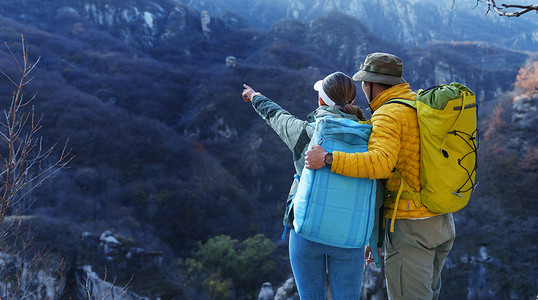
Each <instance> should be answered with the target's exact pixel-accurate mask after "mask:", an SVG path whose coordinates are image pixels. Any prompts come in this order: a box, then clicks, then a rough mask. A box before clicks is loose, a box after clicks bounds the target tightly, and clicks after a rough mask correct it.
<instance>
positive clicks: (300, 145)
mask: <svg viewBox="0 0 538 300" xmlns="http://www.w3.org/2000/svg"><path fill="white" fill-rule="evenodd" d="M252 106H253V107H254V110H256V112H257V113H258V114H259V115H260V116H261V117H262V118H263V119H264V120H265V121H266V122H267V124H269V126H271V128H273V130H274V131H275V132H276V133H277V134H278V136H279V137H280V138H281V139H282V141H284V143H285V144H286V145H287V146H288V148H289V149H290V150H291V152H292V153H293V164H294V166H295V172H296V173H297V175H299V176H301V173H302V172H303V168H304V165H305V159H304V157H305V152H306V151H307V150H308V144H309V143H310V139H311V138H312V134H313V132H314V127H313V125H311V124H310V123H313V122H315V120H316V118H319V117H323V116H331V117H335V118H347V119H351V120H355V121H359V119H358V118H357V116H355V115H350V114H346V113H344V112H342V111H340V110H338V109H336V108H334V107H330V106H326V105H323V106H320V107H318V108H317V109H316V110H315V111H313V112H312V113H310V114H309V115H308V117H307V120H306V121H305V120H301V119H298V118H297V117H295V116H294V115H292V114H290V113H289V112H288V111H286V110H285V109H283V108H282V107H280V106H279V105H278V104H276V103H275V102H273V101H272V100H271V99H269V98H267V97H265V96H263V95H258V96H255V97H254V98H253V99H252ZM298 185H299V180H298V179H297V178H294V180H293V183H292V185H291V188H290V192H289V193H288V199H287V201H286V211H285V212H284V226H286V220H287V222H288V224H287V225H288V227H290V228H293V227H292V226H293V225H292V224H293V213H292V211H293V209H292V206H291V202H292V200H293V197H294V196H295V192H296V191H297V187H298Z"/></svg>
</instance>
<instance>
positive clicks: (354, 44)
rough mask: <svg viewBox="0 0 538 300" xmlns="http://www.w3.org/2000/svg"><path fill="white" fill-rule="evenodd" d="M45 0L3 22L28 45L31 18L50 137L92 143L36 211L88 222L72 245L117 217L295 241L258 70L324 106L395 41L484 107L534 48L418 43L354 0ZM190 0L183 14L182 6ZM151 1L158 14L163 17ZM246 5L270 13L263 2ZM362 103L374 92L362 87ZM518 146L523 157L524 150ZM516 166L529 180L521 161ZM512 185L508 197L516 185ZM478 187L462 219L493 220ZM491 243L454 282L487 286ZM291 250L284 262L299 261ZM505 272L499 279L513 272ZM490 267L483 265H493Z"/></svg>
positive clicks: (160, 234)
mask: <svg viewBox="0 0 538 300" xmlns="http://www.w3.org/2000/svg"><path fill="white" fill-rule="evenodd" d="M190 2H194V1H190ZM206 2H209V1H206ZM10 3H11V2H10ZM23 3H25V4H26V5H28V6H25V5H23ZM40 3H41V2H40V1H17V5H18V6H17V7H15V6H14V5H12V4H10V5H11V6H10V5H7V4H6V6H4V5H2V6H1V7H0V11H1V12H2V13H3V14H2V15H3V16H4V17H3V18H0V26H2V28H7V29H9V30H5V31H2V34H1V36H2V38H3V39H4V40H7V41H8V43H9V44H10V45H12V46H13V45H14V47H17V45H18V44H19V42H20V41H19V38H20V37H19V35H18V33H24V34H25V39H26V41H27V42H28V43H30V45H31V48H30V53H31V55H32V58H33V59H35V58H37V56H41V57H42V60H41V62H40V64H39V65H38V68H37V73H36V79H35V80H34V82H33V83H32V85H31V90H36V91H38V92H39V96H38V109H40V110H41V111H43V112H44V113H45V117H46V120H45V121H46V123H45V128H44V134H45V137H46V139H47V140H49V141H54V140H62V139H64V138H66V137H70V138H71V143H72V144H73V147H74V151H75V153H76V155H77V159H76V161H74V162H73V166H72V168H71V169H69V170H66V171H65V172H63V173H62V175H61V176H59V177H58V178H55V179H54V181H53V182H50V184H47V185H46V186H44V187H43V189H41V190H40V191H39V192H38V194H37V195H36V197H37V199H38V207H37V209H36V211H38V212H39V213H40V214H42V215H45V216H50V217H53V218H51V219H52V221H51V222H52V223H54V222H56V221H54V218H57V219H58V220H62V222H65V223H69V222H73V224H74V225H73V226H70V228H69V233H64V234H65V235H69V236H70V238H71V240H69V242H68V243H66V244H65V245H64V244H61V243H59V244H58V247H57V250H58V251H59V252H60V253H62V251H66V249H68V250H69V251H70V250H71V249H72V248H73V246H72V245H73V244H75V245H76V244H77V239H78V238H79V236H80V232H79V231H83V230H89V231H96V232H95V233H97V234H99V233H100V232H98V231H99V230H102V229H103V228H105V229H107V228H114V229H115V230H117V231H118V232H120V233H121V234H123V235H126V236H129V237H131V238H133V240H135V241H136V242H137V243H140V244H141V246H142V247H143V248H146V249H149V250H156V251H163V252H164V253H165V255H164V259H165V261H166V262H170V261H173V260H174V259H175V258H177V257H182V258H185V257H188V256H189V253H190V250H191V249H192V248H193V247H194V245H195V244H196V242H197V241H206V240H207V239H208V238H210V237H212V236H215V235H218V234H221V233H224V234H229V235H231V236H233V237H236V238H245V237H247V236H251V235H253V234H255V233H259V232H262V233H264V234H265V235H266V236H268V237H269V238H270V239H271V240H273V241H275V242H276V243H284V242H279V241H278V237H279V236H280V234H281V231H282V226H281V224H280V223H281V222H280V221H281V215H282V211H283V205H284V203H283V199H284V197H285V195H286V194H287V191H288V188H289V183H290V180H291V175H292V174H293V167H292V165H291V159H289V158H291V154H290V153H289V150H288V149H287V148H286V147H285V146H284V145H281V144H280V143H277V142H276V140H277V139H278V138H277V136H276V135H275V134H274V133H273V132H272V131H271V130H270V129H269V128H267V126H266V124H265V123H264V122H263V120H260V119H259V116H257V115H256V114H255V113H254V112H252V109H251V107H250V106H249V105H248V104H245V103H243V101H242V100H241V99H240V91H241V87H242V84H243V83H249V84H251V85H252V86H253V87H254V88H255V89H257V90H259V91H261V92H263V93H264V94H265V95H267V96H269V97H270V98H273V99H275V100H276V101H278V103H279V104H281V105H282V106H283V107H284V108H286V109H288V110H290V111H291V112H292V113H294V114H296V115H298V116H299V117H303V118H304V117H305V116H306V114H307V113H308V112H310V111H311V110H313V109H314V108H315V103H314V101H313V99H315V97H316V94H315V91H313V89H312V83H313V82H315V81H316V80H318V79H320V78H322V77H323V76H325V75H326V74H327V73H329V72H333V71H335V70H336V69H338V70H342V71H344V72H346V73H348V74H352V73H353V72H355V71H356V68H357V67H358V65H360V63H361V62H362V61H363V59H364V56H365V55H366V54H367V53H369V52H372V51H387V52H393V53H396V54H398V55H400V56H401V57H402V58H404V61H405V62H406V65H405V77H406V79H407V80H408V81H409V82H410V83H411V85H412V87H413V88H414V89H418V88H423V87H427V86H429V85H435V84H440V83H447V82H449V81H452V80H458V81H462V82H464V83H465V84H467V85H469V86H470V87H471V88H472V89H473V90H474V91H475V92H476V93H477V94H478V95H479V98H480V101H481V102H482V103H481V104H480V106H481V107H488V105H493V104H494V103H495V102H494V101H496V100H495V98H496V97H497V96H499V95H501V94H503V93H504V92H506V91H508V90H511V89H512V86H513V83H514V81H515V77H516V75H517V73H518V70H519V68H520V67H522V66H523V65H524V63H525V61H526V60H527V59H528V58H532V57H533V56H532V55H534V54H533V53H528V52H527V53H525V52H522V51H519V50H511V49H507V48H502V47H496V46H493V45H490V44H487V43H450V42H439V43H433V44H431V45H428V44H427V45H423V46H421V47H412V48H406V47H403V46H401V45H400V44H398V43H395V42H391V41H388V40H385V39H382V38H381V37H379V36H377V35H376V34H375V33H373V32H371V31H369V30H368V28H367V27H366V25H364V24H362V23H361V21H359V20H358V19H356V18H354V17H351V16H348V15H344V14H342V13H339V12H332V13H329V14H326V15H323V16H321V17H320V18H317V19H315V20H312V21H308V22H302V21H300V20H297V19H296V20H282V21H279V22H277V23H276V24H275V25H274V26H272V27H271V29H270V30H268V31H262V30H254V29H251V28H246V27H242V26H241V25H239V26H238V25H237V24H243V23H241V22H239V23H237V22H232V23H230V22H231V21H233V20H232V19H220V18H218V16H215V15H214V16H212V18H211V23H210V25H209V28H210V29H211V32H210V33H209V35H208V36H206V35H205V34H204V32H203V31H202V27H201V24H200V11H199V10H196V9H193V8H192V7H190V6H189V5H186V4H182V3H179V2H172V1H170V2H169V1H162V2H160V1H153V2H145V1H137V0H133V1H132V2H125V1H124V2H119V1H118V2H117V3H108V4H107V5H108V6H107V5H104V4H103V3H102V1H69V2H68V1H58V2H57V3H47V6H43V5H42V4H40ZM152 3H157V4H158V6H155V5H153V4H152ZM211 3H213V4H215V3H218V1H211ZM275 3H276V2H275ZM159 7H160V8H159ZM161 8H162V9H161ZM182 9H183V10H184V12H185V15H184V17H180V16H182V13H181V10H182ZM257 9H259V10H260V11H261V10H262V9H261V8H259V7H258V8H257ZM125 12H127V13H132V15H130V16H131V17H129V18H124V15H125V14H124V13H125ZM146 12H148V13H151V15H152V19H151V20H153V23H152V24H153V25H154V26H153V27H151V26H149V24H150V23H149V22H147V21H148V20H149V19H147V18H146V17H148V15H147V14H146ZM174 12H176V13H177V15H175V16H174ZM232 13H233V12H232ZM128 15H129V14H128ZM234 16H236V15H234ZM244 19H245V20H248V21H249V22H253V21H252V20H256V19H255V18H254V17H253V16H245V18H244ZM183 20H184V21H183ZM245 24H246V23H245ZM228 55H234V56H235V57H236V58H237V67H235V68H228V67H226V64H225V57H226V56H228ZM534 59H535V58H534ZM0 63H1V65H2V68H3V69H4V67H3V66H4V65H8V64H9V56H8V55H7V54H6V53H4V52H2V54H1V55H0ZM0 89H1V91H3V92H2V94H3V95H6V94H9V93H10V92H9V87H8V86H7V84H6V83H5V82H2V83H0ZM359 94H360V93H359ZM3 101H7V100H6V99H4V100H3ZM2 103H3V102H2ZM359 104H360V105H361V106H362V107H363V108H364V107H366V104H365V102H364V99H363V98H361V99H360V101H359ZM482 105H483V106H482ZM486 115H487V114H486ZM522 118H523V119H527V118H528V116H525V117H522ZM514 134H515V135H521V134H522V133H521V132H519V133H514ZM523 134H526V133H523ZM522 137H523V136H522ZM525 138H526V139H525V140H527V137H525ZM532 143H533V142H530V144H532ZM530 147H531V148H532V146H530ZM486 151H487V152H485V153H488V152H489V151H488V150H486ZM509 153H510V152H509ZM506 156H508V155H506ZM517 161H518V160H517V158H514V160H513V161H512V163H511V165H514V166H515V165H517V164H516V162H517ZM490 164H491V162H490ZM493 170H495V168H493ZM488 171H492V170H490V169H488ZM509 174H510V177H508V178H509V179H510V180H514V177H517V176H518V173H517V169H516V170H513V172H512V171H511V173H509ZM497 175H498V174H497ZM497 175H496V176H497ZM504 176H506V175H504ZM492 178H493V179H492V180H498V178H503V177H500V176H498V177H495V176H492ZM527 179H528V180H531V179H532V178H529V177H527ZM495 184H497V185H498V186H502V184H500V183H498V182H494V183H492V186H495ZM481 193H485V194H486V195H487V193H488V192H481ZM478 195H480V194H478ZM482 195H484V194H482ZM499 195H501V196H496V198H497V200H496V203H497V204H496V205H498V204H499V203H500V204H502V200H503V199H502V197H508V196H509V195H503V194H499ZM482 197H484V196H482ZM477 201H478V200H477ZM474 203H475V204H473V205H472V206H471V208H470V209H469V211H468V212H467V213H464V214H460V215H459V216H460V218H462V219H461V220H460V222H462V223H464V222H470V223H471V222H475V223H472V224H476V223H479V224H478V225H477V226H476V227H473V228H481V227H480V226H481V225H483V224H484V223H486V222H485V221H484V220H483V219H481V218H480V217H477V216H476V215H477V211H478V212H480V206H481V205H483V201H478V202H474ZM521 205H522V206H523V204H521ZM524 205H528V206H530V205H531V203H526V204H524ZM495 207H497V206H495ZM513 207H517V205H513ZM488 209H489V208H488ZM491 209H492V210H493V208H491ZM528 211H533V210H532V209H529V210H528ZM493 212H494V214H493V215H495V216H496V217H497V218H498V219H499V220H500V221H499V222H501V223H502V226H503V227H501V228H504V227H506V228H512V229H513V227H510V224H509V222H505V221H504V220H502V216H504V215H503V213H504V212H503V211H501V210H499V211H497V210H495V211H493ZM518 213H520V212H519V211H518ZM507 214H508V215H510V214H509V212H507ZM467 218H469V220H468V219H467ZM475 219H476V221H474V220H475ZM58 222H60V221H58ZM65 223H62V228H64V227H66V226H65ZM528 224H530V225H529V227H530V229H529V231H524V232H523V233H522V236H527V235H528V233H529V232H532V226H533V225H532V224H535V223H532V222H531V221H529V222H528ZM46 228H51V229H50V231H48V230H46V231H45V232H44V234H45V235H54V234H55V232H54V225H51V226H49V227H46ZM495 228H497V227H495ZM487 230H490V229H489V228H487ZM490 231H491V230H490ZM488 233H490V234H493V233H491V232H488ZM462 236H464V237H465V236H468V237H469V239H471V240H473V241H474V240H478V239H479V237H480V234H478V233H475V232H472V230H465V229H464V230H463V231H462ZM529 236H530V235H529ZM61 237H62V238H64V237H63V235H61ZM58 239H60V237H58ZM50 240H53V239H50ZM485 241H486V242H485V243H487V245H486V246H487V247H486V249H487V250H486V252H487V253H492V256H493V257H494V259H492V260H491V261H495V265H494V266H490V267H489V268H490V269H491V268H492V267H493V270H499V269H503V268H504V269H510V270H512V267H511V265H510V261H502V259H503V258H502V257H503V255H504V254H506V253H507V252H508V251H509V250H510V248H508V247H507V246H506V244H507V243H509V242H508V241H505V242H503V241H502V240H498V241H496V242H498V243H499V244H502V243H504V244H502V247H499V248H498V249H497V248H494V247H495V246H496V245H495V244H493V243H491V240H490V239H485ZM280 245H281V249H283V250H285V249H284V248H285V246H284V244H280ZM531 245H532V244H531ZM477 248H478V246H477V245H474V244H472V243H471V247H470V248H469V249H468V250H467V249H465V250H462V249H461V248H458V249H457V250H456V251H455V252H454V253H455V255H454V261H452V262H451V265H450V266H458V267H460V268H464V270H465V272H464V273H465V274H466V277H462V278H458V277H457V276H455V275H454V274H457V273H458V271H460V270H461V269H458V268H453V269H450V272H451V273H449V274H450V275H449V276H448V278H453V279H452V280H451V281H449V282H450V283H449V285H450V286H451V288H448V289H444V291H443V293H445V295H447V296H446V297H450V296H454V295H458V296H461V295H463V294H462V293H464V292H463V291H465V290H466V289H469V290H477V288H478V287H479V286H480V285H479V284H480V283H478V282H474V281H472V280H471V278H473V276H475V275H476V274H478V273H472V272H467V269H465V268H469V266H470V265H469V262H470V261H473V260H472V259H469V261H468V262H465V260H464V259H460V258H462V255H468V257H472V256H477V255H478V249H477ZM491 248H494V250H491ZM507 248H508V249H507ZM55 249H56V248H55ZM80 256H81V258H80V261H84V260H86V262H87V261H91V259H90V258H89V257H88V256H89V254H88V253H87V251H80ZM283 257H284V259H282V258H281V262H283V263H284V266H287V261H286V260H285V255H284V256H283ZM523 257H528V254H527V256H525V255H523ZM479 259H482V258H479ZM475 261H476V260H475ZM459 263H461V264H462V265H458V264H459ZM125 265H126V261H120V262H118V263H117V265H114V264H113V265H112V268H111V269H110V270H111V271H112V272H114V273H116V274H120V275H121V278H123V279H128V277H129V275H130V274H131V273H130V272H140V270H143V269H144V268H145V267H147V266H142V267H140V268H138V269H135V271H133V269H129V268H128V267H126V266H125ZM168 267H170V268H171V269H170V268H168ZM176 267H177V266H174V265H170V266H159V267H157V268H156V269H158V271H159V272H162V274H165V275H166V276H167V278H173V277H174V276H171V275H170V274H172V273H177V268H176ZM174 268H176V269H174ZM98 269H99V268H98V267H97V266H94V270H98ZM152 272H156V271H155V270H153V271H152ZM276 273H277V274H276V275H275V274H273V275H271V278H263V279H260V280H261V282H263V281H266V280H281V279H282V278H283V276H287V275H289V270H288V269H287V267H283V269H281V270H278V271H277V272H276ZM162 274H161V275H160V276H163V275H162ZM498 274H499V273H498V272H497V271H496V273H495V276H494V277H495V278H494V279H495V280H494V281H493V282H494V283H495V284H497V283H498V282H499V281H500V280H502V279H503V277H501V276H500V275H498ZM531 274H532V273H531ZM169 275H170V276H169ZM279 276H280V277H279ZM451 276H455V279H454V277H451ZM513 276H514V277H511V279H510V280H511V281H510V282H512V281H517V280H519V281H520V282H524V283H525V284H523V286H525V287H526V286H527V285H526V281H525V280H522V279H521V278H522V277H524V276H526V274H523V273H522V274H514V275H513ZM125 277H127V278H125ZM139 277H140V276H139ZM490 277H491V276H490ZM490 277H489V278H488V276H484V277H483V280H485V282H488V280H490V281H491V278H490ZM530 277H531V278H532V277H533V276H532V275H531V276H530ZM155 278H160V277H158V276H155ZM275 278H276V279H275ZM139 283H140V282H135V284H133V288H134V289H135V290H136V291H137V292H138V294H140V295H144V294H143V293H140V292H141V290H137V285H138V284H139ZM495 284H493V285H491V286H490V287H489V289H490V290H492V294H491V295H492V296H491V297H492V298H491V299H495V297H497V298H498V299H502V298H503V296H504V295H505V294H503V293H504V292H503V291H504V290H508V291H509V290H510V288H506V287H503V291H500V290H499V288H498V286H496V285H495ZM529 286H530V285H529ZM160 288H161V289H162V290H163V291H164V290H166V289H167V293H168V295H170V291H173V292H176V293H179V292H178V291H179V290H181V286H180V283H179V281H176V282H173V283H169V282H167V284H166V285H165V286H163V287H160ZM254 288H258V286H256V287H254ZM505 288H506V289H505ZM487 292H489V291H487ZM152 293H153V292H152ZM163 293H164V292H163ZM514 293H515V294H516V295H520V294H521V295H523V294H524V292H523V291H519V290H516V291H515V292H514ZM518 293H519V294H518ZM471 294H472V293H471ZM154 295H159V292H158V291H157V292H154Z"/></svg>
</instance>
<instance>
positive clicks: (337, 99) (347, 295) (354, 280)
mask: <svg viewBox="0 0 538 300" xmlns="http://www.w3.org/2000/svg"><path fill="white" fill-rule="evenodd" d="M244 88H245V89H244V90H243V94H242V95H243V99H244V100H245V101H246V102H249V101H250V102H252V106H253V107H254V109H255V110H256V112H257V113H258V114H259V115H260V116H261V117H262V118H264V119H265V121H266V122H267V123H268V124H269V126H271V128H273V129H274V130H275V132H276V133H277V134H278V135H279V136H280V138H281V139H282V141H284V143H286V145H287V146H288V147H289V148H290V150H291V151H292V152H293V158H294V165H295V169H296V172H297V174H298V175H300V174H301V172H302V170H303V167H304V164H305V162H304V156H305V152H306V151H307V150H308V149H307V146H308V144H309V142H310V139H311V138H312V134H313V132H314V128H313V127H312V126H311V125H310V123H311V122H314V120H315V118H319V117H322V116H330V117H333V118H347V119H351V120H355V121H359V120H364V116H363V114H362V112H361V110H360V109H359V108H358V107H357V106H354V105H353V102H354V100H355V96H356V87H355V83H354V82H353V80H352V79H351V78H350V77H349V76H347V75H345V74H344V73H342V72H335V73H332V74H330V75H328V76H327V77H325V78H324V79H323V80H320V81H318V82H316V84H315V85H314V89H315V90H316V91H318V93H319V97H318V105H319V107H318V108H317V109H316V110H315V111H313V112H312V113H310V114H309V115H308V120H300V119H298V118H297V117H295V116H293V115H291V114H290V113H289V112H287V111H286V110H284V109H283V108H281V107H280V106H279V105H277V104H276V103H274V102H273V101H271V100H270V99H268V98H267V97H265V96H263V95H261V94H260V93H258V92H255V91H254V90H253V89H252V88H251V87H249V86H248V85H246V84H245V85H244ZM296 177H297V176H296ZM297 186H298V180H297V179H294V182H293V184H292V187H291V190H290V193H289V196H288V201H287V207H286V212H285V216H284V225H285V226H287V227H290V228H291V229H290V239H289V254H290V262H291V267H292V270H293V274H294V277H295V282H296V284H297V289H298V291H299V296H300V298H301V299H303V300H312V299H314V300H316V299H325V282H326V280H325V278H326V274H327V273H328V274H329V278H330V282H331V294H332V299H334V300H344V299H345V300H349V299H359V296H360V289H361V281H362V272H363V268H364V256H363V253H364V249H363V248H339V247H333V246H328V245H325V244H321V243H316V242H313V241H310V240H307V239H305V238H303V237H302V236H300V235H298V234H296V233H295V230H294V229H293V222H292V221H293V212H292V206H291V205H290V204H291V201H292V199H293V196H294V194H295V191H296V190H297Z"/></svg>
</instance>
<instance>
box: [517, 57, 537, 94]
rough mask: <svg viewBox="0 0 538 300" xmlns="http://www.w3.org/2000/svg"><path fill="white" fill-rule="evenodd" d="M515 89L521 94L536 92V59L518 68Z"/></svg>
mask: <svg viewBox="0 0 538 300" xmlns="http://www.w3.org/2000/svg"><path fill="white" fill-rule="evenodd" d="M516 90H517V91H518V93H520V94H522V95H532V94H536V93H538V61H535V62H533V63H532V64H529V65H527V66H525V67H523V68H521V69H520V70H519V74H518V75H517V81H516Z"/></svg>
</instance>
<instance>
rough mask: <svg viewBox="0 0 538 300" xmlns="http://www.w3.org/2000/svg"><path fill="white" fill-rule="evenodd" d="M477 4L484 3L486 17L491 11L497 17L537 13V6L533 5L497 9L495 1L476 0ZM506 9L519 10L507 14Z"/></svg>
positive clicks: (503, 5) (507, 5) (515, 5)
mask: <svg viewBox="0 0 538 300" xmlns="http://www.w3.org/2000/svg"><path fill="white" fill-rule="evenodd" d="M478 2H484V3H485V4H486V5H487V6H488V9H487V11H486V15H487V14H488V13H489V12H490V11H491V10H492V9H493V10H494V11H495V12H496V13H497V14H498V15H499V16H502V17H509V18H510V17H515V18H517V17H519V16H521V15H523V14H525V13H528V12H530V11H536V12H537V13H538V4H533V5H519V4H504V3H503V4H501V6H502V7H499V5H497V3H496V2H495V0H477V1H476V4H477V5H478ZM506 8H518V9H519V10H517V11H514V12H507V11H505V10H504V9H506Z"/></svg>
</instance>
